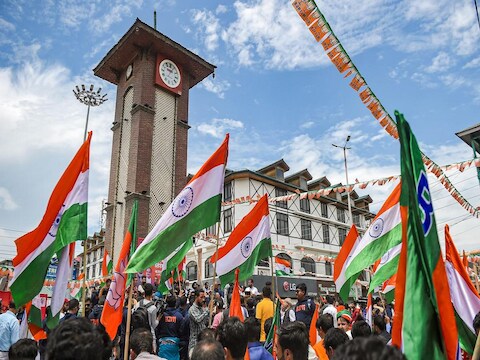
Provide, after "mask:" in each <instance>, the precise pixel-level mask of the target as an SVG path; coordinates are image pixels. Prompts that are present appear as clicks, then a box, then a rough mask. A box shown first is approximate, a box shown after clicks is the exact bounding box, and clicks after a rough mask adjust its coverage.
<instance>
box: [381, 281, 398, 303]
mask: <svg viewBox="0 0 480 360" xmlns="http://www.w3.org/2000/svg"><path fill="white" fill-rule="evenodd" d="M396 282H397V274H395V275H393V276H392V277H391V278H390V279H388V280H387V281H385V282H384V283H383V285H382V293H383V295H384V296H385V300H386V301H387V303H391V302H392V301H393V299H394V298H395V283H396Z"/></svg>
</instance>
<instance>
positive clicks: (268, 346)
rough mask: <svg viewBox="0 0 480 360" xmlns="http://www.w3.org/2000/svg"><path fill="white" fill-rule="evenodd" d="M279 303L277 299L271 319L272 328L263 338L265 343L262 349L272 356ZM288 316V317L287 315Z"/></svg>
mask: <svg viewBox="0 0 480 360" xmlns="http://www.w3.org/2000/svg"><path fill="white" fill-rule="evenodd" d="M280 307H281V306H280V301H279V300H278V299H277V301H276V303H275V314H274V315H273V319H272V327H271V328H270V331H269V332H268V334H267V337H266V338H265V343H264V345H263V347H264V348H265V350H267V351H268V352H269V353H270V354H273V345H274V344H273V342H274V340H275V333H276V331H277V329H278V328H279V327H280ZM287 316H288V315H287Z"/></svg>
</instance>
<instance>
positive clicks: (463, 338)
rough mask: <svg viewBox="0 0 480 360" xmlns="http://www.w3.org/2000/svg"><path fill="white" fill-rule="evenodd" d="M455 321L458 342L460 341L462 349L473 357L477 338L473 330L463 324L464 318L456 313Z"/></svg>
mask: <svg viewBox="0 0 480 360" xmlns="http://www.w3.org/2000/svg"><path fill="white" fill-rule="evenodd" d="M454 311H455V309H454ZM455 320H456V323H457V329H458V340H459V341H460V347H461V348H462V349H463V350H464V351H466V352H467V353H469V354H470V355H472V354H473V349H475V341H476V340H477V337H476V336H475V334H474V333H472V330H470V328H469V327H468V326H467V324H465V323H464V322H463V320H462V318H461V317H460V316H459V315H458V313H457V312H456V311H455ZM472 322H473V320H472Z"/></svg>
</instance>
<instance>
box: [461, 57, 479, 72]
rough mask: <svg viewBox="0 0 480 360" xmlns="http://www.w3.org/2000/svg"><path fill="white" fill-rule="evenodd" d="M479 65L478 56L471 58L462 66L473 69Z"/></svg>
mask: <svg viewBox="0 0 480 360" xmlns="http://www.w3.org/2000/svg"><path fill="white" fill-rule="evenodd" d="M479 66H480V57H477V58H475V59H473V60H470V61H469V62H468V63H466V64H465V65H464V66H463V68H464V69H475V68H477V67H479Z"/></svg>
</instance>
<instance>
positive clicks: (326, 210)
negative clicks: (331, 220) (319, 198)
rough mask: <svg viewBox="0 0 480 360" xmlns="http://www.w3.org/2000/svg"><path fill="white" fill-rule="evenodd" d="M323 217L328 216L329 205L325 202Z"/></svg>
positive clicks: (323, 204)
mask: <svg viewBox="0 0 480 360" xmlns="http://www.w3.org/2000/svg"><path fill="white" fill-rule="evenodd" d="M321 206H322V217H324V218H328V206H327V204H325V203H322V205H321Z"/></svg>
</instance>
